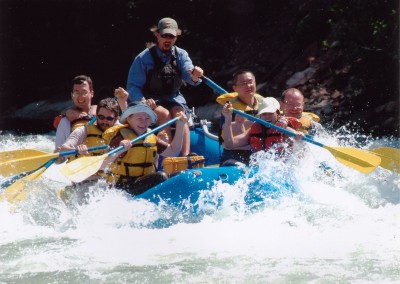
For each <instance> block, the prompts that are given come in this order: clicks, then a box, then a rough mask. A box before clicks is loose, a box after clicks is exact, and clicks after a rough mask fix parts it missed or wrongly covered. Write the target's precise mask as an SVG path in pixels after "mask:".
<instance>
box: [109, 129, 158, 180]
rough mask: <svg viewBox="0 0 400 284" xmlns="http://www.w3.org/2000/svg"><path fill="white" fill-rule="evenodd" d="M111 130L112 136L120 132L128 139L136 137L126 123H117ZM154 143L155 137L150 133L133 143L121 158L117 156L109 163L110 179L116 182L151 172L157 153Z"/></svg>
mask: <svg viewBox="0 0 400 284" xmlns="http://www.w3.org/2000/svg"><path fill="white" fill-rule="evenodd" d="M115 129H118V132H115ZM111 132H112V133H115V135H114V137H115V136H116V134H118V133H120V134H121V135H122V137H123V138H124V139H128V140H133V139H135V138H136V137H137V135H136V134H135V133H134V132H133V131H132V130H130V129H129V128H128V127H127V125H122V126H121V125H119V126H118V127H116V128H114V129H112V130H111V131H110V133H111ZM108 137H111V135H110V136H107V139H108ZM111 139H112V138H111ZM110 141H111V140H110ZM156 143H157V137H156V136H155V135H154V134H150V135H149V136H147V137H146V138H145V139H144V140H139V141H137V142H136V143H135V144H133V145H132V148H131V149H129V150H128V151H127V153H126V154H125V155H124V156H123V157H122V158H118V159H117V160H115V162H114V163H113V164H112V165H111V167H110V171H111V175H112V179H111V180H113V181H115V182H116V181H118V180H119V179H123V178H138V177H141V176H144V175H148V174H151V173H152V172H153V169H154V162H155V159H156V154H157V144H156Z"/></svg>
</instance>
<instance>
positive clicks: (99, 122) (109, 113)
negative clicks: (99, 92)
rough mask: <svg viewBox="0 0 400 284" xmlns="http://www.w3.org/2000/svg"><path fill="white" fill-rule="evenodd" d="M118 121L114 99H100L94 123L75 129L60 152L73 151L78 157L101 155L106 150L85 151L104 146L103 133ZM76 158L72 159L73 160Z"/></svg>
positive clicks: (117, 107) (116, 103)
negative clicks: (75, 151)
mask: <svg viewBox="0 0 400 284" xmlns="http://www.w3.org/2000/svg"><path fill="white" fill-rule="evenodd" d="M118 119H119V105H118V102H117V101H116V100H115V99H114V98H105V99H102V100H101V101H100V102H99V104H98V106H97V112H96V123H95V124H88V125H84V126H80V127H78V128H76V129H75V130H74V131H73V132H72V133H71V134H70V135H69V136H68V138H67V140H66V141H65V143H64V144H62V145H61V151H68V150H75V149H77V150H78V151H79V154H80V155H89V154H90V155H101V154H104V153H105V152H107V149H104V150H96V151H92V152H90V153H89V152H88V151H87V149H88V148H90V147H95V146H102V145H106V143H105V140H104V139H103V133H104V131H106V130H107V129H109V128H110V127H111V126H114V125H115V124H117V122H118ZM74 158H76V157H72V159H74Z"/></svg>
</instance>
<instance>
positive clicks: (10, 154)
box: [0, 149, 48, 163]
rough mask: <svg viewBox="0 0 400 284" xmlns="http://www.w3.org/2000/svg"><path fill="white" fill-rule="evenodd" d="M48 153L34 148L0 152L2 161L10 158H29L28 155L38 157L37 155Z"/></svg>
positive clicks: (0, 161) (0, 160)
mask: <svg viewBox="0 0 400 284" xmlns="http://www.w3.org/2000/svg"><path fill="white" fill-rule="evenodd" d="M46 154H48V153H46V152H43V151H39V150H33V149H19V150H11V151H4V152H0V163H4V162H6V161H9V160H16V159H21V158H27V157H36V156H42V155H46Z"/></svg>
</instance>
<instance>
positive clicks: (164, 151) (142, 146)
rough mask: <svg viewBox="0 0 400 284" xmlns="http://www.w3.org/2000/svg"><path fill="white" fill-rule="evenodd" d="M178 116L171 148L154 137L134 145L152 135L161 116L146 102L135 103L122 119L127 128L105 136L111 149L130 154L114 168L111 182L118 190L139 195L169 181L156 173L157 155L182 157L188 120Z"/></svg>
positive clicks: (124, 127) (123, 114)
mask: <svg viewBox="0 0 400 284" xmlns="http://www.w3.org/2000/svg"><path fill="white" fill-rule="evenodd" d="M178 116H179V119H178V120H177V123H176V130H175V135H174V138H173V140H172V141H171V143H170V144H168V143H166V142H165V141H163V140H162V139H159V138H157V136H156V135H155V134H150V135H148V136H147V137H146V138H144V139H142V140H138V141H136V142H135V143H133V145H132V140H134V139H135V138H136V137H139V136H141V135H143V134H145V133H146V132H149V131H150V129H149V127H150V125H152V124H155V123H156V121H157V115H156V113H155V112H154V111H153V110H152V109H151V108H150V107H149V106H148V105H147V104H145V103H143V102H133V103H131V104H130V105H129V107H128V108H127V109H126V110H125V111H124V112H123V113H122V115H121V118H120V122H121V123H122V124H123V125H119V126H114V127H112V128H110V130H109V131H107V132H108V133H107V135H105V136H104V138H105V139H106V141H107V142H108V143H109V145H110V147H114V146H123V147H124V149H125V151H126V150H127V151H126V152H124V153H122V154H121V155H118V157H117V158H116V160H115V161H114V162H113V164H112V165H111V167H110V179H109V180H110V182H112V183H114V184H115V186H116V187H117V188H120V189H123V190H126V191H127V192H129V193H130V194H133V195H138V194H140V193H143V192H144V191H146V190H147V189H149V188H151V187H153V186H155V185H157V184H159V183H161V182H163V181H165V180H166V179H167V178H168V177H167V175H166V174H165V173H163V172H155V171H156V164H157V163H156V161H157V155H158V154H160V155H162V156H164V157H174V156H178V155H179V152H180V151H181V148H182V140H183V128H184V126H185V125H186V122H187V117H186V115H185V114H184V112H180V113H178Z"/></svg>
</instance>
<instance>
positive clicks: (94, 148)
mask: <svg viewBox="0 0 400 284" xmlns="http://www.w3.org/2000/svg"><path fill="white" fill-rule="evenodd" d="M107 148H108V145H101V146H94V147H90V148H88V149H87V150H88V152H91V151H96V150H103V149H107ZM78 153H79V151H78V150H76V149H75V150H70V151H65V152H60V157H65V156H71V155H76V154H78Z"/></svg>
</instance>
